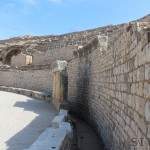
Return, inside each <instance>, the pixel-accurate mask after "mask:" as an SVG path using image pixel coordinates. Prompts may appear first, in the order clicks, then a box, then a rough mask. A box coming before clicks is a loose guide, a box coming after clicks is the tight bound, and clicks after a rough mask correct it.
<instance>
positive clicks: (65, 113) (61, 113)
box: [59, 109, 68, 117]
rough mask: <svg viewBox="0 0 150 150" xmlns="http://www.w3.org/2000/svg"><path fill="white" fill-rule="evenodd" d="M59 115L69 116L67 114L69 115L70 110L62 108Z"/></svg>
mask: <svg viewBox="0 0 150 150" xmlns="http://www.w3.org/2000/svg"><path fill="white" fill-rule="evenodd" d="M59 115H64V116H65V117H67V115H68V110H65V109H60V111H59Z"/></svg>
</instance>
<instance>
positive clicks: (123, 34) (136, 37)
mask: <svg viewBox="0 0 150 150" xmlns="http://www.w3.org/2000/svg"><path fill="white" fill-rule="evenodd" d="M149 18H150V15H148V16H146V17H144V18H141V19H140V20H137V21H147V22H137V21H136V22H131V23H128V24H127V25H124V24H122V25H119V26H107V27H103V28H98V29H95V30H89V31H84V32H81V33H72V34H65V35H61V36H46V37H45V36H43V37H24V38H13V39H10V40H3V41H0V51H1V54H3V56H7V53H6V52H5V50H6V49H8V50H9V47H10V48H11V46H14V45H19V46H20V45H21V46H22V47H23V50H25V51H24V53H23V54H27V55H28V54H31V55H32V56H33V62H32V64H30V65H28V66H24V67H19V66H18V68H17V67H14V68H13V67H12V68H11V67H10V68H5V67H4V68H3V66H1V67H0V86H8V87H18V88H25V89H29V90H35V91H42V92H47V93H49V94H50V95H51V94H52V88H53V85H52V84H53V73H52V71H51V65H50V64H51V63H52V62H53V61H55V60H57V59H58V60H67V61H68V67H67V69H68V103H69V105H70V111H71V112H72V113H74V114H76V115H77V116H78V117H80V118H82V119H84V120H85V121H86V122H88V123H89V124H90V125H92V126H93V128H94V129H95V130H96V132H97V133H98V134H99V135H100V136H101V137H102V138H103V140H104V143H105V145H106V146H107V148H108V149H114V150H116V149H120V150H122V149H129V146H130V141H131V138H137V137H139V138H141V137H146V138H150V122H149V121H150V116H149V113H150V109H149V108H150V99H149V97H150V82H149V81H150V23H149V22H148V21H150V19H149ZM97 35H101V36H98V38H96V39H94V38H95V37H96V36H97ZM91 41H92V42H91ZM76 44H77V45H76ZM79 45H83V48H79V47H78V48H77V46H79ZM3 51H4V52H5V53H3ZM19 52H20V51H19ZM19 52H16V53H17V54H18V53H19ZM39 52H41V53H39ZM9 53H10V51H9ZM1 54H0V55H1ZM9 56H10V55H9ZM11 56H12V53H11ZM9 58H10V57H9ZM18 58H19V55H16V56H15V57H14V58H12V62H13V64H14V65H16V64H17V62H16V60H17V59H18ZM24 61H25V60H24ZM19 64H21V65H20V66H22V65H24V64H22V62H19ZM41 65H43V66H41ZM146 144H148V143H146Z"/></svg>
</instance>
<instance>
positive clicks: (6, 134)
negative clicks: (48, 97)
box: [0, 91, 57, 150]
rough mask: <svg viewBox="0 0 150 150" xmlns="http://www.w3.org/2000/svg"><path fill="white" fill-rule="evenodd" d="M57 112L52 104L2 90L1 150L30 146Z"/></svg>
mask: <svg viewBox="0 0 150 150" xmlns="http://www.w3.org/2000/svg"><path fill="white" fill-rule="evenodd" d="M56 114H57V112H56V110H55V109H54V107H53V106H52V104H49V103H46V102H44V101H40V100H37V99H33V98H30V97H27V96H23V95H18V94H14V93H9V92H4V91H0V150H23V149H27V148H29V147H30V146H31V145H32V144H33V143H34V142H35V140H36V139H37V138H38V137H39V136H40V135H41V133H42V132H43V131H44V130H46V128H48V127H49V126H50V122H51V121H52V119H53V118H54V116H55V115H56Z"/></svg>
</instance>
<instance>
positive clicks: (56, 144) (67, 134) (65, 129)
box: [28, 109, 73, 150]
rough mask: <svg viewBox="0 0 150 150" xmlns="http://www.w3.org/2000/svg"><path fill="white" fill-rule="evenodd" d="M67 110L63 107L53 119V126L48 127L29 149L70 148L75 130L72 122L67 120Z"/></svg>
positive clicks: (61, 149)
mask: <svg viewBox="0 0 150 150" xmlns="http://www.w3.org/2000/svg"><path fill="white" fill-rule="evenodd" d="M66 112H67V111H66V110H62V109H61V110H60V113H59V114H58V116H56V117H55V118H54V119H53V121H52V124H51V127H50V128H47V129H46V130H45V131H44V132H43V133H42V134H41V135H40V137H39V138H38V139H37V140H36V141H35V142H34V143H33V144H32V145H31V147H30V148H29V149H28V150H54V149H55V150H70V148H71V144H72V140H73V131H72V127H71V124H70V123H68V122H65V117H67V115H68V112H67V113H66ZM62 118H64V119H62ZM54 122H55V125H56V124H57V126H55V125H54V124H53V123H54Z"/></svg>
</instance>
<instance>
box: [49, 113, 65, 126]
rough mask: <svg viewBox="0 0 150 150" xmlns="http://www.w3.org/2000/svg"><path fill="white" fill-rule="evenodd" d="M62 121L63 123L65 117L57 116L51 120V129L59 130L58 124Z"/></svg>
mask: <svg viewBox="0 0 150 150" xmlns="http://www.w3.org/2000/svg"><path fill="white" fill-rule="evenodd" d="M64 121H65V115H58V116H56V117H55V118H54V119H53V120H52V122H51V127H53V128H59V123H60V122H64Z"/></svg>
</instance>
